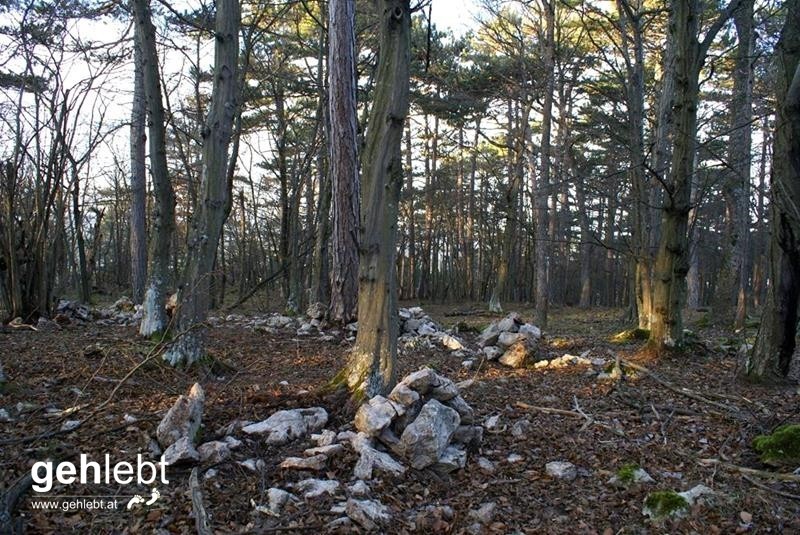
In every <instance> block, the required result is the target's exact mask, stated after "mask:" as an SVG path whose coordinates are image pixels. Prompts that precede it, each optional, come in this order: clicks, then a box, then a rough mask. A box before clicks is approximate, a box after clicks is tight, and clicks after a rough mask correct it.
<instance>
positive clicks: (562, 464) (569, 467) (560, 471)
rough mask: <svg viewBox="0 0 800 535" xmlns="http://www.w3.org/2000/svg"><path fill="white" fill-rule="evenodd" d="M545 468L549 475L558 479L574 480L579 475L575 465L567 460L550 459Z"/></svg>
mask: <svg viewBox="0 0 800 535" xmlns="http://www.w3.org/2000/svg"><path fill="white" fill-rule="evenodd" d="M544 469H545V472H547V475H549V476H550V477H554V478H556V479H566V480H567V481H572V480H573V479H575V478H576V477H577V476H578V469H577V468H575V465H574V464H572V463H569V462H566V461H550V462H549V463H547V464H546V465H545V467H544Z"/></svg>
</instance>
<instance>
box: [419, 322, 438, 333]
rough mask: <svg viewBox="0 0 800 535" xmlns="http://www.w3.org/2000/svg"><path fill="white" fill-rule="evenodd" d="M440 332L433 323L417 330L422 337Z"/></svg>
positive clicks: (425, 324)
mask: <svg viewBox="0 0 800 535" xmlns="http://www.w3.org/2000/svg"><path fill="white" fill-rule="evenodd" d="M438 332H439V330H438V329H437V328H436V325H434V324H433V323H423V324H422V325H420V326H419V328H418V329H417V333H418V334H419V335H420V336H431V335H434V334H436V333H438Z"/></svg>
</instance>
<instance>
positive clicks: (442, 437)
mask: <svg viewBox="0 0 800 535" xmlns="http://www.w3.org/2000/svg"><path fill="white" fill-rule="evenodd" d="M460 421H461V418H460V417H459V415H458V413H457V412H456V411H455V410H453V409H451V408H450V407H447V406H445V405H442V404H441V403H440V402H438V401H437V400H435V399H432V400H430V401H428V402H427V403H426V404H425V405H424V406H423V407H422V410H421V411H420V413H419V416H417V418H416V419H415V420H414V421H413V422H411V423H410V424H409V425H408V426H407V427H406V428H405V429H404V430H403V434H402V436H401V437H400V442H401V447H402V449H403V451H404V452H405V455H406V458H407V459H409V462H410V463H411V466H413V467H414V468H416V469H418V470H419V469H422V468H426V467H428V466H430V465H432V464H434V463H435V462H436V461H438V460H439V457H441V455H442V453H443V452H444V450H445V448H447V445H448V444H449V442H450V438H451V437H452V435H453V432H454V431H455V430H456V428H457V427H458V424H459V423H460Z"/></svg>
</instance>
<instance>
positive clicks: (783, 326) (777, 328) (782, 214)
mask: <svg viewBox="0 0 800 535" xmlns="http://www.w3.org/2000/svg"><path fill="white" fill-rule="evenodd" d="M786 7H787V15H786V22H785V23H784V27H783V31H782V32H781V37H780V40H779V41H778V46H777V47H776V54H775V57H776V60H777V61H776V62H777V67H778V69H777V71H778V75H777V77H776V85H777V90H776V97H777V98H776V102H777V113H776V118H775V142H774V143H775V144H774V149H773V158H772V161H773V164H772V203H771V205H770V210H771V214H772V239H771V243H770V272H771V276H772V284H771V285H770V286H769V289H768V291H767V302H766V306H765V307H764V314H763V315H762V318H761V326H760V328H759V331H758V336H757V338H756V342H755V345H754V347H753V351H752V352H751V353H750V354H749V355H747V358H746V360H745V363H744V367H743V368H744V375H745V376H746V377H747V378H749V379H751V380H757V381H765V382H769V381H780V380H783V379H784V378H785V377H786V376H787V375H788V374H789V371H790V368H791V365H792V359H796V358H797V357H796V356H795V345H796V335H797V320H798V304H800V213H799V212H798V207H799V206H800V0H788V1H787V2H786Z"/></svg>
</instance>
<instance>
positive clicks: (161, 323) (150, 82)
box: [132, 0, 175, 336]
mask: <svg viewBox="0 0 800 535" xmlns="http://www.w3.org/2000/svg"><path fill="white" fill-rule="evenodd" d="M132 4H133V13H134V24H135V25H136V28H137V30H138V35H139V37H140V41H139V45H140V46H141V48H142V63H141V68H142V78H143V81H144V95H145V100H146V101H147V115H148V133H149V137H150V174H151V175H152V177H153V192H154V194H155V203H154V205H153V213H152V218H153V224H152V226H151V229H152V236H151V243H152V245H151V251H150V267H149V270H148V271H149V279H148V283H147V291H146V292H145V296H144V306H143V309H142V323H141V325H140V326H139V333H140V334H141V335H142V336H152V335H154V334H161V333H163V332H164V331H165V330H166V329H167V322H168V320H169V318H168V317H167V312H166V309H165V308H164V304H165V302H166V299H167V288H168V287H169V281H170V268H169V262H170V253H171V249H172V235H173V233H174V230H175V193H174V192H173V190H172V183H171V182H170V178H169V172H168V170H167V148H166V147H167V145H166V132H165V126H164V125H165V118H164V105H163V102H162V100H161V76H160V74H159V70H158V55H157V53H156V30H155V27H154V26H153V21H152V17H151V13H150V3H149V0H133V2H132Z"/></svg>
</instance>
